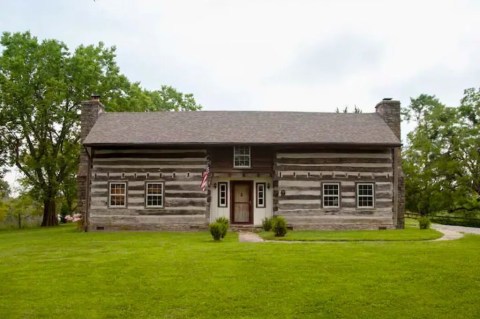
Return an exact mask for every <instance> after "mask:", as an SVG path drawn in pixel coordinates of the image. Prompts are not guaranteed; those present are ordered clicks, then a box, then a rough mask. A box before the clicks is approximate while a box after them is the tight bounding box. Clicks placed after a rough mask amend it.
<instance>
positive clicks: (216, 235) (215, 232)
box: [208, 222, 225, 241]
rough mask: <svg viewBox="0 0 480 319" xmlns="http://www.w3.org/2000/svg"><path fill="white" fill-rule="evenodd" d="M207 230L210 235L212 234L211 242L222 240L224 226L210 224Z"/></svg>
mask: <svg viewBox="0 0 480 319" xmlns="http://www.w3.org/2000/svg"><path fill="white" fill-rule="evenodd" d="M208 229H209V230H210V234H212V237H213V240H216V241H218V240H220V239H222V234H223V231H224V229H225V225H224V224H221V223H216V222H215V223H211V224H209V225H208Z"/></svg>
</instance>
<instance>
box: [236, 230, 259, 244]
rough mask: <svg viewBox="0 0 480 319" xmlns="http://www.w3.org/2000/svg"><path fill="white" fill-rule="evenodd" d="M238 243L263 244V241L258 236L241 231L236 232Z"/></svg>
mask: <svg viewBox="0 0 480 319" xmlns="http://www.w3.org/2000/svg"><path fill="white" fill-rule="evenodd" d="M238 241H239V242H241V243H261V242H263V239H262V237H260V236H258V234H255V233H252V232H248V231H241V232H238Z"/></svg>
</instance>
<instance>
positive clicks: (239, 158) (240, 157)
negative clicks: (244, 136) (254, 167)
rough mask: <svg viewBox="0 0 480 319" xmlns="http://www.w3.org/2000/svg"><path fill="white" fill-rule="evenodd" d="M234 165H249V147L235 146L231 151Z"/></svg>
mask: <svg viewBox="0 0 480 319" xmlns="http://www.w3.org/2000/svg"><path fill="white" fill-rule="evenodd" d="M233 165H234V167H250V147H249V146H235V147H234V151H233Z"/></svg>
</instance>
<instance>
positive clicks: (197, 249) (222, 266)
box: [0, 226, 480, 318]
mask: <svg viewBox="0 0 480 319" xmlns="http://www.w3.org/2000/svg"><path fill="white" fill-rule="evenodd" d="M479 247H480V236H474V235H469V236H465V238H463V239H460V240H456V241H445V242H424V241H423V242H422V241H412V242H346V243H341V244H339V243H326V244H314V245H313V244H295V245H288V244H279V243H259V244H253V243H239V242H238V240H237V236H236V234H232V233H229V234H228V235H227V237H226V238H225V241H224V242H220V243H216V242H213V241H212V240H211V237H210V235H209V234H208V233H207V232H191V233H166V232H161V233H153V232H152V233H149V232H116V233H102V232H97V233H81V232H77V231H75V230H74V228H73V227H71V226H61V227H57V228H52V229H29V230H20V231H2V232H0V317H1V318H478V317H480V304H479V302H478V301H479V300H480V276H479V271H478V265H479V264H480V249H478V248H479Z"/></svg>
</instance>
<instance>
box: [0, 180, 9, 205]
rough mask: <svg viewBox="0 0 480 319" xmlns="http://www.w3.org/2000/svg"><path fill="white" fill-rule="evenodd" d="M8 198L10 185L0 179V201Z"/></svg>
mask: <svg viewBox="0 0 480 319" xmlns="http://www.w3.org/2000/svg"><path fill="white" fill-rule="evenodd" d="M9 196H10V185H9V184H8V182H7V181H6V180H4V179H1V178H0V201H1V200H2V199H7V198H8V197H9Z"/></svg>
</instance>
